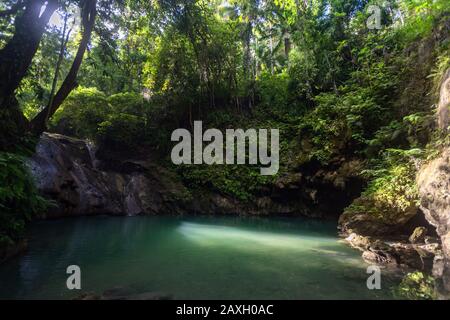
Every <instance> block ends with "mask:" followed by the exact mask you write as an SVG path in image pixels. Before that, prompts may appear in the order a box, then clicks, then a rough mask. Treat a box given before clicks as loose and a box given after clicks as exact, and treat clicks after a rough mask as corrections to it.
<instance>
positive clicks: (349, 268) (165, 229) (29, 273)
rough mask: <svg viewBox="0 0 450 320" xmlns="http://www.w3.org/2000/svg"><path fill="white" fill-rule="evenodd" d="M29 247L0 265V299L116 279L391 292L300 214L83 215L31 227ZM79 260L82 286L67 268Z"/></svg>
mask: <svg viewBox="0 0 450 320" xmlns="http://www.w3.org/2000/svg"><path fill="white" fill-rule="evenodd" d="M28 239H29V248H28V250H27V252H26V253H24V254H23V255H21V256H19V257H17V258H14V259H12V260H9V261H7V262H6V263H4V264H2V265H0V298H3V299H5V298H7V299H24V298H31V299H39V298H40V299H46V298H52V299H69V298H73V297H75V296H77V295H79V294H80V293H83V292H96V293H99V294H100V293H102V292H103V291H105V290H108V289H111V288H115V287H125V288H133V290H135V291H136V292H159V293H164V294H170V295H172V296H173V298H175V299H389V298H392V295H391V287H392V286H393V285H394V284H395V283H396V280H395V277H394V276H393V275H391V274H389V273H386V272H385V271H382V282H381V283H382V290H368V289H367V287H366V280H367V277H368V276H369V275H368V274H367V273H366V268H367V266H368V265H367V264H366V263H364V261H363V260H362V259H361V257H360V253H359V252H358V251H356V250H353V249H351V248H349V247H348V246H346V245H345V244H343V243H341V242H340V241H339V239H338V238H337V234H336V224H335V223H333V222H324V221H315V220H305V219H300V218H254V217H249V218H242V217H166V216H165V217H85V218H73V219H64V220H55V221H42V222H38V223H35V224H33V225H32V226H31V228H30V230H29V234H28ZM69 265H78V266H80V268H81V285H82V290H81V291H76V290H74V291H70V290H68V289H67V288H66V279H67V277H68V276H69V275H67V274H66V268H67V267H68V266H69Z"/></svg>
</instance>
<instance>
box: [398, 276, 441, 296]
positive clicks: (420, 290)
mask: <svg viewBox="0 0 450 320" xmlns="http://www.w3.org/2000/svg"><path fill="white" fill-rule="evenodd" d="M434 288H435V280H434V278H433V277H432V276H429V275H426V274H423V273H422V272H419V271H416V272H412V273H408V274H407V275H406V276H405V277H404V278H403V280H402V282H401V283H400V285H399V286H398V287H396V288H394V290H393V291H394V296H395V297H396V298H398V299H408V300H433V299H436V298H437V297H436V293H435V289H434Z"/></svg>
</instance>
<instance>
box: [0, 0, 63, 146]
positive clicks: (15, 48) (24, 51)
mask: <svg viewBox="0 0 450 320" xmlns="http://www.w3.org/2000/svg"><path fill="white" fill-rule="evenodd" d="M45 2H46V1H44V0H26V1H23V6H24V7H25V9H24V10H23V12H21V13H20V14H19V15H18V16H17V17H16V19H15V23H14V25H15V32H14V35H13V37H12V38H11V39H10V40H9V42H8V43H7V44H6V45H5V47H4V48H3V49H2V50H0V123H1V124H2V126H1V127H0V150H9V149H13V148H15V147H16V145H17V142H18V140H19V139H20V137H22V136H23V135H24V134H25V133H26V131H27V129H28V126H29V123H28V120H27V119H26V118H25V116H24V115H23V114H22V112H21V111H20V109H19V104H18V102H17V99H16V97H15V91H16V90H17V88H18V87H19V85H20V82H21V81H22V79H23V78H24V77H25V75H26V73H27V70H28V69H29V67H30V65H31V62H32V60H33V57H34V55H35V54H36V51H37V49H38V47H39V43H40V41H41V39H42V35H43V34H44V31H45V27H46V25H47V23H48V21H49V20H50V17H51V16H52V14H53V13H54V12H55V10H56V8H57V6H58V1H57V0H48V1H47V5H46V6H45V9H44V10H42V8H43V6H44V4H45ZM14 10H15V8H14ZM17 11H19V8H18V7H17ZM41 11H42V12H41ZM13 13H14V12H11V14H13Z"/></svg>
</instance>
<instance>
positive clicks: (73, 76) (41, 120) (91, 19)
mask: <svg viewBox="0 0 450 320" xmlns="http://www.w3.org/2000/svg"><path fill="white" fill-rule="evenodd" d="M96 4H97V0H87V1H86V2H85V4H84V7H83V8H82V24H83V36H82V38H81V42H80V44H79V46H78V50H77V53H76V55H75V58H74V60H73V63H72V67H71V68H70V70H69V73H68V74H67V76H66V78H65V79H64V82H63V83H62V85H61V87H60V88H59V90H58V92H57V93H56V95H55V97H54V98H53V100H52V103H51V105H50V104H49V105H47V107H45V108H44V109H43V110H42V111H41V112H39V114H38V115H37V116H36V117H35V118H34V119H33V120H32V121H31V127H32V131H33V133H35V134H41V133H42V132H44V131H45V129H46V127H47V119H49V118H50V117H51V116H53V114H54V113H55V112H56V110H58V108H59V107H60V106H61V104H62V103H63V102H64V100H65V99H66V98H67V96H68V95H69V94H70V92H72V90H73V89H74V88H75V87H76V86H77V81H76V80H77V74H78V70H79V69H80V66H81V62H82V61H83V56H84V53H85V51H86V48H87V46H88V43H89V41H90V39H91V34H92V30H93V29H94V25H95V17H96V14H97V10H96Z"/></svg>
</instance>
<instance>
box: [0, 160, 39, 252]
mask: <svg viewBox="0 0 450 320" xmlns="http://www.w3.org/2000/svg"><path fill="white" fill-rule="evenodd" d="M0 181H1V182H2V183H1V185H0V248H1V247H3V246H5V245H12V244H14V243H15V242H16V241H18V240H20V239H21V237H22V236H23V232H24V227H25V223H26V222H27V221H29V220H31V219H32V218H33V217H34V216H36V215H38V214H40V213H42V212H43V211H44V210H45V209H46V207H47V205H48V202H47V201H46V200H45V199H44V198H42V197H41V196H39V195H38V193H37V190H36V188H35V186H34V183H33V180H32V178H31V176H30V174H29V172H28V169H27V167H26V165H25V163H24V158H23V157H22V156H21V155H17V154H13V153H6V152H0Z"/></svg>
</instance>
